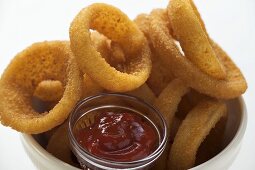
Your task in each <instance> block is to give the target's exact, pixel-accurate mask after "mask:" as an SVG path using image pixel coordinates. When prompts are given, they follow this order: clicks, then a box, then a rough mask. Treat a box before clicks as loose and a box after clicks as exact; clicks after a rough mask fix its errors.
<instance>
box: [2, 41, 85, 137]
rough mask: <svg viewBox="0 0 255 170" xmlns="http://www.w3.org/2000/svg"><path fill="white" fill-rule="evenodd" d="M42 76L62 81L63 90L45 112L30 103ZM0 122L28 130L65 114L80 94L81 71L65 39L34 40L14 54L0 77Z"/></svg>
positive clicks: (42, 129) (42, 127)
mask: <svg viewBox="0 0 255 170" xmlns="http://www.w3.org/2000/svg"><path fill="white" fill-rule="evenodd" d="M44 80H57V81H60V82H61V83H62V84H63V87H64V94H63V96H62V98H61V99H60V101H59V102H58V104H57V105H56V106H55V107H54V108H53V109H51V110H50V111H49V112H44V113H41V114H40V113H39V112H36V111H35V110H34V109H33V107H32V97H33V94H34V91H35V89H36V87H37V85H38V84H39V83H40V82H42V81H44ZM0 87H1V88H0V98H1V102H0V113H1V119H2V120H1V121H2V122H1V123H2V124H4V125H6V126H10V127H12V128H13V129H15V130H17V131H20V132H25V133H28V134H36V133H42V132H45V131H48V130H50V129H52V128H54V127H56V126H57V125H60V124H61V123H63V122H64V120H65V119H66V118H67V117H68V115H69V113H70V112H71V110H72V108H73V107H74V106H75V104H76V102H77V101H78V100H79V99H80V95H81V75H80V71H79V68H78V65H77V63H76V61H75V58H74V56H73V55H72V52H71V50H70V47H69V43H68V42H61V41H52V42H41V43H35V44H33V45H32V46H30V47H28V48H27V49H25V50H24V51H22V52H20V53H19V54H17V55H16V56H15V58H14V59H13V60H12V62H11V63H10V64H9V66H8V67H7V69H6V70H5V71H4V73H3V75H2V78H1V80H0Z"/></svg>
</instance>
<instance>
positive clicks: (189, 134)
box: [168, 100, 227, 169]
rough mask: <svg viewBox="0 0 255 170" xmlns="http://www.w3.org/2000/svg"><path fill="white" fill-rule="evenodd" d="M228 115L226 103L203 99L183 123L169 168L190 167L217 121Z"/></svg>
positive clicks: (175, 141)
mask: <svg viewBox="0 0 255 170" xmlns="http://www.w3.org/2000/svg"><path fill="white" fill-rule="evenodd" d="M226 115H227V112H226V105H225V104H224V103H223V102H219V101H216V100H203V101H201V102H200V103H199V104H198V105H197V106H196V107H195V108H193V109H192V110H191V111H190V112H189V113H188V115H187V116H186V118H185V119H184V120H183V122H182V123H181V126H180V127H179V129H178V132H177V134H176V136H175V139H174V143H173V145H172V147H171V150H170V155H169V161H168V168H169V169H189V168H191V167H192V166H193V165H194V163H195V160H196V154H197V150H198V148H199V146H200V144H201V143H202V142H203V141H204V139H205V138H206V136H207V135H208V134H209V133H210V131H211V129H213V128H214V127H215V125H216V123H217V122H218V121H219V120H220V119H221V118H223V117H225V116H226Z"/></svg>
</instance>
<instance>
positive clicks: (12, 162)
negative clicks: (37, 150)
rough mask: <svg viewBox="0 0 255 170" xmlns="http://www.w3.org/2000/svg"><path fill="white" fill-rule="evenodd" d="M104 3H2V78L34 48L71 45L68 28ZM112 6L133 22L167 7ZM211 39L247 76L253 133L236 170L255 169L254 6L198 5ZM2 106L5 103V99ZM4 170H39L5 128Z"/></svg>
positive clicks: (208, 0)
mask: <svg viewBox="0 0 255 170" xmlns="http://www.w3.org/2000/svg"><path fill="white" fill-rule="evenodd" d="M93 2H100V1H91V0H68V1H67V0H44V1H43V0H41V1H38V0H22V1H18V0H16V1H14V0H0V73H2V71H3V70H4V68H5V67H6V66H7V65H8V63H9V62H10V60H11V58H12V57H13V56H14V55H15V54H16V53H17V52H19V51H21V50H22V49H24V48H25V47H27V46H29V45H30V44H31V43H33V42H36V41H43V40H59V39H60V40H64V39H65V40H67V39H68V29H69V24H70V22H71V21H72V19H73V18H74V16H75V15H76V14H77V13H78V12H79V10H80V9H82V8H83V7H85V6H86V5H88V4H91V3H93ZM101 2H106V3H110V4H113V5H115V6H117V7H119V8H120V9H121V10H123V11H124V12H125V13H127V14H128V15H129V16H130V17H131V18H132V19H133V18H134V17H135V16H136V15H137V14H139V13H141V12H146V13H148V12H149V11H150V10H151V9H152V8H157V7H166V5H167V3H168V1H167V0H128V1H124V0H122V1H117V0H112V1H110V0H101ZM195 2H196V4H197V6H198V8H199V11H200V13H201V14H202V17H203V19H204V21H205V23H206V27H207V30H208V32H209V34H210V35H211V37H212V38H213V39H214V40H215V41H216V42H218V43H219V44H220V45H221V46H222V47H223V49H225V50H226V51H227V52H228V53H229V55H230V56H231V57H232V58H233V60H234V61H235V62H236V63H237V65H238V66H239V67H240V68H241V70H242V71H243V73H244V75H245V77H246V79H247V81H248V85H249V89H248V90H247V91H246V93H245V95H244V99H245V101H246V104H247V109H248V116H249V119H248V127H247V131H246V134H245V136H244V140H243V146H242V148H241V151H240V154H239V155H238V157H237V159H236V161H235V162H234V164H233V165H232V167H231V168H230V169H231V170H240V169H244V170H253V169H255V161H254V155H255V133H254V131H255V103H254V102H255V100H254V99H255V98H254V94H255V76H254V74H255V68H254V67H255V1H253V0H203V1H202V0H200V1H199V0H196V1H195ZM0 100H1V99H0ZM0 169H2V170H15V169H20V170H23V169H24V170H25V169H26V170H29V169H35V167H34V166H33V165H32V163H31V162H30V160H29V158H28V157H27V156H26V154H25V151H24V150H23V148H22V145H21V142H20V138H19V133H18V132H16V131H14V130H11V129H10V128H6V127H3V126H1V125H0Z"/></svg>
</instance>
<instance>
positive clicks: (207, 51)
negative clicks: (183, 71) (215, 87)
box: [167, 0, 226, 79]
mask: <svg viewBox="0 0 255 170" xmlns="http://www.w3.org/2000/svg"><path fill="white" fill-rule="evenodd" d="M191 1H192V0H171V3H169V5H168V7H167V10H168V15H169V20H170V23H171V26H172V30H173V34H174V35H175V36H176V38H177V40H178V41H179V42H180V45H181V47H182V50H183V51H184V53H185V56H186V57H187V58H188V59H189V60H190V61H191V62H192V63H193V64H194V65H196V66H197V67H198V68H199V69H200V70H201V71H203V72H204V73H206V74H208V75H209V76H212V77H214V78H217V79H224V78H225V77H226V73H225V70H224V68H223V67H222V65H221V63H220V61H219V59H218V58H217V56H216V54H215V52H214V50H213V48H212V46H211V44H210V39H209V37H208V36H207V35H208V34H207V32H206V30H205V27H204V23H203V21H202V19H201V17H200V15H199V13H198V11H197V9H196V7H195V5H194V3H193V2H192V5H191V3H190V2H191ZM187 28H188V29H187Z"/></svg>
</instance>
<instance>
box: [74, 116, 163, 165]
mask: <svg viewBox="0 0 255 170" xmlns="http://www.w3.org/2000/svg"><path fill="white" fill-rule="evenodd" d="M76 139H77V141H78V142H79V144H80V145H81V146H82V147H83V148H85V149H86V150H88V151H89V152H90V153H92V154H94V155H96V156H98V157H100V158H104V159H108V160H112V161H121V162H127V161H135V160H139V159H142V158H145V157H147V156H148V155H150V154H151V153H152V152H153V151H154V150H155V149H156V147H157V146H158V140H159V137H158V134H157V132H156V129H155V127H154V126H153V125H152V124H151V123H150V122H149V121H148V120H147V119H146V118H144V117H142V116H140V115H139V114H137V113H134V112H119V113H114V112H103V113H101V114H99V116H97V117H95V121H94V123H93V124H92V125H90V126H89V127H86V128H84V129H81V130H80V131H79V132H78V133H77V134H76Z"/></svg>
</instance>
